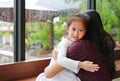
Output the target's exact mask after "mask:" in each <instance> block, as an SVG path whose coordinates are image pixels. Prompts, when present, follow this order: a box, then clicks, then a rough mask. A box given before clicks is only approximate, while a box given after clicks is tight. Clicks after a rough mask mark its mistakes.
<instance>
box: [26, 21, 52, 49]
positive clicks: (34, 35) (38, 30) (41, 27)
mask: <svg viewBox="0 0 120 81" xmlns="http://www.w3.org/2000/svg"><path fill="white" fill-rule="evenodd" d="M27 28H28V30H27V31H26V32H27V33H29V43H30V44H33V43H34V42H35V41H37V40H40V41H42V44H43V48H45V49H50V48H51V46H50V45H49V42H48V40H49V32H50V31H49V29H50V24H48V23H45V22H34V23H27ZM30 28H31V29H30Z"/></svg>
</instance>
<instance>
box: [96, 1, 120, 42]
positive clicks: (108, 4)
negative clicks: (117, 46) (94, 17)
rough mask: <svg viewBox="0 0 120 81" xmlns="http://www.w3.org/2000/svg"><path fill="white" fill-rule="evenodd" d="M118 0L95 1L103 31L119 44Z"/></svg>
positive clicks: (119, 8)
mask: <svg viewBox="0 0 120 81" xmlns="http://www.w3.org/2000/svg"><path fill="white" fill-rule="evenodd" d="M119 5H120V0H104V1H102V0H97V11H98V12H99V13H100V15H101V18H102V22H103V25H104V29H105V30H106V31H107V32H109V33H110V34H111V35H112V37H113V38H114V39H115V40H117V41H119V42H120V33H119V31H120V27H119V26H120V24H119V22H120V20H119V18H120V14H119V13H120V7H119Z"/></svg>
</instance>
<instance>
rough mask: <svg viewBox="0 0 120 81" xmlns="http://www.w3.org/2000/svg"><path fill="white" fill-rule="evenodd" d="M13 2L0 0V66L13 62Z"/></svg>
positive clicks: (11, 0)
mask: <svg viewBox="0 0 120 81" xmlns="http://www.w3.org/2000/svg"><path fill="white" fill-rule="evenodd" d="M13 4H14V1H13V0H0V64H4V63H9V62H13V57H14V56H13V55H14V43H13V41H14V35H13V33H14V22H13Z"/></svg>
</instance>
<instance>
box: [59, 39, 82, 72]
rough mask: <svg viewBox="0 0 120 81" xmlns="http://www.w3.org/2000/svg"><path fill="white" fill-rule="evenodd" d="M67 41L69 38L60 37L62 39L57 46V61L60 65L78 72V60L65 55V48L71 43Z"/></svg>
mask: <svg viewBox="0 0 120 81" xmlns="http://www.w3.org/2000/svg"><path fill="white" fill-rule="evenodd" d="M69 42H70V41H69V40H65V39H62V41H61V42H60V44H59V46H58V56H57V62H58V64H59V65H61V66H62V67H65V68H66V69H69V70H71V71H73V72H75V73H78V72H79V70H80V68H79V67H78V66H79V62H80V61H77V60H72V59H70V58H68V57H67V48H68V46H70V45H71V43H69Z"/></svg>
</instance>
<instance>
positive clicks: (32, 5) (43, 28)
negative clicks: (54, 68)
mask: <svg viewBox="0 0 120 81" xmlns="http://www.w3.org/2000/svg"><path fill="white" fill-rule="evenodd" d="M58 3H59V4H58ZM86 5H87V0H43V1H41V0H26V27H25V28H26V31H25V33H26V34H25V44H26V59H37V58H43V57H49V56H51V52H52V50H53V48H54V47H55V45H56V44H58V42H59V41H60V39H61V37H62V35H63V31H64V29H65V21H66V19H67V15H68V14H70V13H76V12H78V11H84V10H86V9H87V6H86Z"/></svg>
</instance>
